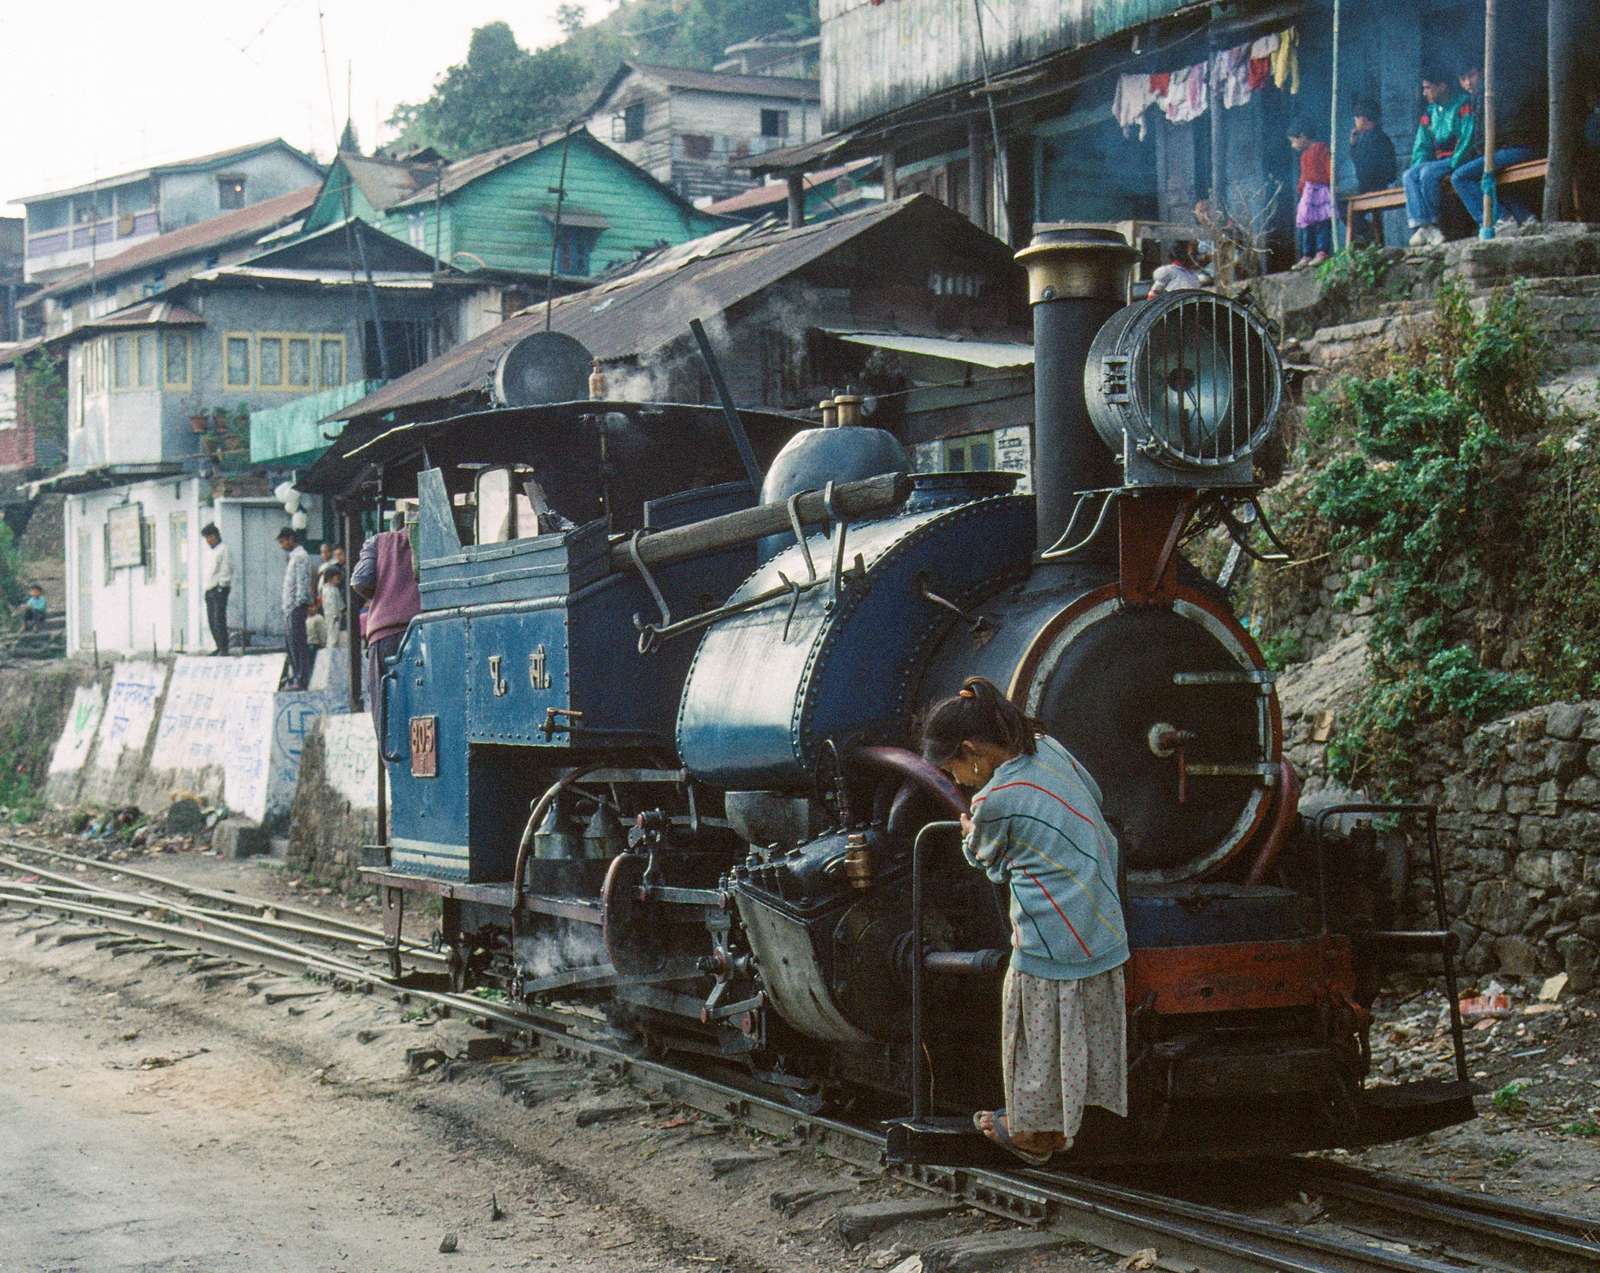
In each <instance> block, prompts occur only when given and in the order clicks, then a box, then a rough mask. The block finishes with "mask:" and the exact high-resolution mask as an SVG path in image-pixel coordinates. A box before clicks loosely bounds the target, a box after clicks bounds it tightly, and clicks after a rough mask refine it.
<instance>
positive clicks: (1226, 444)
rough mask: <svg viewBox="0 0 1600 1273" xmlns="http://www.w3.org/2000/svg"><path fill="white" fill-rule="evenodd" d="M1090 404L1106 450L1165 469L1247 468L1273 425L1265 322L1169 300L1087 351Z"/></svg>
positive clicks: (1104, 334)
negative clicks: (1126, 449)
mask: <svg viewBox="0 0 1600 1273" xmlns="http://www.w3.org/2000/svg"><path fill="white" fill-rule="evenodd" d="M1089 362H1090V368H1089V370H1090V377H1091V379H1092V380H1095V381H1097V382H1098V385H1097V387H1098V388H1099V390H1100V392H1098V393H1091V394H1090V395H1089V409H1090V413H1091V415H1092V416H1093V417H1094V420H1095V425H1096V427H1097V428H1098V429H1099V430H1100V432H1101V435H1102V436H1103V437H1104V438H1105V440H1106V442H1107V444H1108V445H1111V446H1113V447H1114V448H1115V449H1117V450H1118V451H1121V450H1122V442H1123V437H1124V436H1126V438H1127V440H1128V442H1129V443H1130V444H1131V446H1132V448H1133V449H1135V450H1137V451H1138V452H1139V453H1140V454H1141V455H1143V456H1145V457H1146V458H1148V459H1150V460H1154V461H1156V462H1157V463H1159V464H1162V465H1165V466H1168V467H1170V468H1178V469H1188V470H1195V469H1200V470H1205V469H1221V468H1227V467H1229V466H1231V465H1235V464H1238V463H1240V462H1241V461H1248V460H1249V459H1250V458H1251V457H1252V456H1253V455H1254V453H1255V451H1256V450H1257V449H1258V448H1259V447H1260V446H1261V445H1262V443H1263V442H1265V441H1266V438H1267V435H1268V434H1269V433H1270V432H1271V430H1272V426H1273V424H1274V423H1275V422H1276V420H1277V416H1278V407H1279V402H1280V399H1281V396H1282V377H1283V372H1282V364H1281V363H1280V362H1279V359H1278V352H1277V350H1276V349H1275V348H1274V347H1273V344H1272V341H1271V339H1270V337H1269V335H1268V333H1267V329H1266V326H1265V325H1264V323H1263V322H1262V321H1261V320H1260V319H1259V318H1257V317H1256V316H1255V315H1253V314H1252V313H1251V312H1250V311H1249V310H1247V309H1246V308H1245V307H1244V306H1243V305H1240V304H1239V303H1238V302H1236V301H1233V300H1230V299H1228V298H1227V297H1225V296H1219V295H1216V294H1215V293H1211V292H1199V291H1183V292H1170V293H1167V294H1166V295H1164V296H1159V297H1153V298H1152V299H1150V300H1148V301H1145V302H1143V303H1142V304H1136V305H1133V306H1130V307H1129V308H1128V309H1126V310H1124V311H1122V313H1120V314H1118V315H1117V316H1116V317H1115V318H1113V319H1112V320H1111V322H1109V323H1107V324H1106V326H1105V328H1103V329H1102V331H1101V333H1100V335H1099V336H1097V337H1096V339H1095V342H1094V348H1093V349H1092V350H1091V352H1090V357H1089Z"/></svg>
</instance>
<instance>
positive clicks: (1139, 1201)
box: [1022, 1168, 1460, 1273]
mask: <svg viewBox="0 0 1600 1273" xmlns="http://www.w3.org/2000/svg"><path fill="white" fill-rule="evenodd" d="M1022 1174H1023V1175H1024V1176H1026V1177H1027V1178H1028V1179H1030V1180H1049V1181H1055V1182H1058V1183H1060V1184H1061V1185H1062V1187H1064V1188H1068V1189H1072V1190H1075V1191H1077V1192H1079V1193H1082V1194H1084V1195H1086V1196H1088V1197H1090V1198H1096V1199H1106V1200H1110V1201H1112V1202H1116V1203H1120V1204H1122V1205H1125V1206H1137V1207H1148V1208H1149V1209H1151V1210H1152V1211H1158V1212H1164V1213H1165V1214H1167V1215H1173V1216H1178V1217H1180V1218H1182V1219H1185V1220H1191V1221H1199V1222H1201V1223H1205V1224H1213V1225H1223V1226H1226V1227H1228V1228H1231V1229H1237V1230H1239V1231H1240V1232H1243V1233H1248V1234H1251V1235H1253V1236H1255V1237H1259V1238H1264V1239H1266V1240H1268V1241H1276V1242H1284V1241H1290V1242H1292V1243H1293V1244H1294V1245H1296V1246H1301V1247H1305V1248H1307V1249H1309V1250H1312V1251H1320V1252H1322V1253H1324V1254H1327V1255H1338V1256H1341V1257H1346V1258H1348V1257H1349V1253H1350V1250H1351V1248H1352V1247H1354V1248H1355V1249H1356V1250H1359V1251H1360V1252H1361V1259H1362V1260H1363V1261H1365V1262H1367V1263H1369V1264H1373V1265H1376V1266H1378V1267H1379V1268H1386V1269H1393V1270H1396V1271H1397V1273H1446V1271H1447V1270H1448V1271H1449V1273H1460V1270H1459V1267H1458V1266H1457V1265H1453V1264H1442V1263H1440V1262H1438V1261H1436V1260H1428V1259H1423V1258H1421V1257H1419V1256H1414V1255H1402V1254H1400V1253H1399V1252H1395V1251H1385V1250H1383V1249H1382V1248H1374V1247H1367V1246H1364V1245H1362V1244H1360V1243H1350V1242H1345V1241H1342V1240H1340V1239H1338V1238H1329V1237H1325V1236H1323V1235H1322V1234H1319V1233H1306V1232H1304V1231H1303V1230H1300V1229H1295V1228H1293V1227H1291V1226H1289V1225H1284V1224H1279V1223H1277V1222H1276V1221H1272V1220H1258V1219H1256V1218H1255V1217H1253V1216H1246V1215H1240V1214H1239V1213H1237V1212H1233V1211H1227V1210H1224V1209H1223V1208H1220V1207H1212V1206H1207V1205H1206V1204H1204V1203H1198V1202H1187V1201H1184V1200H1183V1199H1180V1198H1172V1197H1168V1196H1167V1195H1165V1194H1154V1193H1149V1192H1147V1191H1146V1190H1143V1189H1132V1188H1129V1187H1127V1186H1123V1185H1108V1184H1105V1183H1104V1182H1102V1181H1098V1180H1089V1179H1086V1178H1085V1177H1082V1176H1074V1175H1069V1174H1068V1173H1066V1172H1054V1171H1049V1170H1046V1169H1032V1168H1025V1169H1024V1170H1023V1172H1022ZM1286 1235H1293V1236H1292V1237H1289V1236H1286Z"/></svg>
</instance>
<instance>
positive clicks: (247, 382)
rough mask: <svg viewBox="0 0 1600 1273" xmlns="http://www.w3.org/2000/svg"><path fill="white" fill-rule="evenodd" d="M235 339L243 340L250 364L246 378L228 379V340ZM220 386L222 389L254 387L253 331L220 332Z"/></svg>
mask: <svg viewBox="0 0 1600 1273" xmlns="http://www.w3.org/2000/svg"><path fill="white" fill-rule="evenodd" d="M235 340H242V341H244V344H245V349H246V350H247V351H248V352H247V354H246V357H247V358H248V359H249V363H250V365H249V369H248V375H247V376H246V378H245V379H244V380H233V379H230V378H229V376H228V348H229V342H230V341H235ZM222 387H223V389H224V390H233V389H246V390H249V389H254V388H255V387H256V341H255V335H254V334H253V333H251V332H223V333H222Z"/></svg>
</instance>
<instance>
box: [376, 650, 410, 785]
mask: <svg viewBox="0 0 1600 1273" xmlns="http://www.w3.org/2000/svg"><path fill="white" fill-rule="evenodd" d="M390 681H393V682H394V683H395V684H396V686H398V685H399V683H400V656H399V655H398V654H396V655H395V657H394V660H393V662H392V663H391V664H390V666H389V667H388V668H387V669H385V671H384V673H383V675H382V676H380V677H379V678H378V701H377V702H376V703H374V704H373V706H374V707H376V708H377V710H378V714H379V718H380V719H379V722H378V724H379V728H378V751H379V752H380V753H382V755H383V760H384V763H385V764H389V765H398V764H399V763H400V762H401V761H402V760H404V759H405V757H404V756H402V755H401V754H400V753H399V752H395V753H394V754H393V755H390V753H389V693H388V687H389V682H390Z"/></svg>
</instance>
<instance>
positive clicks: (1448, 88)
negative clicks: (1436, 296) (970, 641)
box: [1400, 70, 1481, 248]
mask: <svg viewBox="0 0 1600 1273" xmlns="http://www.w3.org/2000/svg"><path fill="white" fill-rule="evenodd" d="M1422 96H1423V99H1424V101H1426V102H1427V108H1426V109H1425V110H1424V111H1423V112H1422V118H1421V119H1420V120H1419V121H1418V123H1417V136H1416V140H1415V141H1414V142H1413V143H1412V146H1411V167H1409V168H1407V169H1406V170H1405V172H1404V173H1403V174H1402V176H1401V178H1400V183H1401V184H1402V185H1403V186H1404V187H1405V191H1406V220H1407V221H1408V222H1409V223H1410V225H1411V246H1412V247H1414V248H1416V247H1428V246H1437V245H1438V244H1440V243H1443V242H1444V231H1443V230H1441V229H1440V228H1439V197H1440V194H1441V191H1442V188H1443V185H1444V179H1445V178H1446V177H1448V176H1450V174H1451V173H1453V172H1455V170H1456V169H1457V168H1459V167H1461V165H1462V164H1464V163H1466V162H1467V160H1468V159H1469V158H1471V156H1472V144H1473V142H1472V139H1473V134H1474V133H1475V132H1476V131H1477V122H1478V120H1477V115H1476V114H1475V113H1474V111H1473V109H1472V96H1471V94H1470V93H1468V92H1467V91H1466V90H1465V89H1462V88H1459V87H1457V86H1456V85H1454V84H1452V83H1451V82H1450V76H1449V75H1448V74H1446V73H1445V72H1443V71H1438V70H1434V71H1429V72H1427V73H1426V74H1425V75H1423V77H1422ZM1480 175H1481V173H1480Z"/></svg>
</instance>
